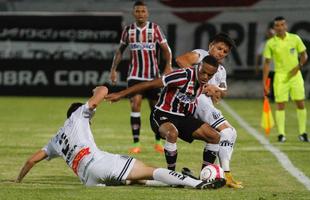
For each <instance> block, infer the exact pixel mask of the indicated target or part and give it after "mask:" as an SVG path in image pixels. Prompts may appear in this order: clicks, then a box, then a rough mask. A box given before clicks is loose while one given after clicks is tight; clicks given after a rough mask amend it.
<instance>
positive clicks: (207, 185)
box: [195, 178, 226, 190]
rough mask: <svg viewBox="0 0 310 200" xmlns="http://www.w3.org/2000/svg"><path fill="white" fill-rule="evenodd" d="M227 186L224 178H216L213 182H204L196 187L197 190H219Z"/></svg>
mask: <svg viewBox="0 0 310 200" xmlns="http://www.w3.org/2000/svg"><path fill="white" fill-rule="evenodd" d="M225 184H226V180H225V179H224V178H216V179H214V180H212V181H202V182H201V183H199V184H198V185H196V187H195V188H196V189H201V190H202V189H218V188H221V187H224V186H225Z"/></svg>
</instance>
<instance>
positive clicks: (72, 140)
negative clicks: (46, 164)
mask: <svg viewBox="0 0 310 200" xmlns="http://www.w3.org/2000/svg"><path fill="white" fill-rule="evenodd" d="M94 113H95V111H94V110H91V109H89V107H88V103H86V104H84V105H82V106H80V107H79V108H78V109H77V110H76V111H75V112H73V113H72V114H71V116H70V118H69V119H67V120H66V121H65V123H64V126H63V127H61V128H60V129H59V130H58V132H57V134H56V135H55V136H54V137H53V138H52V139H51V140H50V142H49V143H48V144H47V145H46V146H45V147H44V148H43V149H42V150H44V151H45V152H46V153H47V155H48V157H47V160H50V159H53V158H56V157H62V158H63V159H64V160H65V161H66V163H67V165H68V166H69V167H70V168H72V167H73V162H74V159H75V158H76V156H77V154H79V153H80V154H81V150H82V149H84V150H85V149H87V151H86V152H85V151H84V154H83V156H82V159H81V160H78V161H79V163H77V164H78V165H80V166H85V165H83V164H86V163H88V162H89V161H90V160H91V159H92V158H93V157H94V155H96V157H97V158H98V156H99V157H100V156H102V151H100V150H99V149H98V148H97V146H96V144H95V141H94V137H93V134H92V132H91V129H90V124H89V122H90V119H91V118H92V116H93V115H94ZM78 165H77V166H78ZM83 171H84V169H82V168H81V167H80V168H77V171H75V172H76V173H77V175H79V176H80V174H81V173H82V172H83Z"/></svg>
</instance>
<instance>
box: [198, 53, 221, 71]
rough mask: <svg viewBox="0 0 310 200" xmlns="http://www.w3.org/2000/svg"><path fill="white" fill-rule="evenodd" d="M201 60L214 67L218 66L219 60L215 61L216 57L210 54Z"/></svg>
mask: <svg viewBox="0 0 310 200" xmlns="http://www.w3.org/2000/svg"><path fill="white" fill-rule="evenodd" d="M202 62H203V63H207V64H209V65H212V66H213V67H215V68H218V66H219V62H218V61H217V59H216V58H215V57H213V56H211V55H207V56H206V57H204V58H203V60H202Z"/></svg>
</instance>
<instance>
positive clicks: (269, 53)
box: [263, 40, 272, 59]
mask: <svg viewBox="0 0 310 200" xmlns="http://www.w3.org/2000/svg"><path fill="white" fill-rule="evenodd" d="M263 56H264V58H267V59H271V57H272V50H271V46H270V40H268V41H267V43H266V45H265V47H264V52H263Z"/></svg>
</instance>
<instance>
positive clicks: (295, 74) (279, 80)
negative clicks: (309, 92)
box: [263, 16, 309, 142]
mask: <svg viewBox="0 0 310 200" xmlns="http://www.w3.org/2000/svg"><path fill="white" fill-rule="evenodd" d="M273 28H274V30H275V33H276V34H275V36H273V37H272V38H270V39H269V40H268V41H267V43H266V46H265V49H264V54H263V55H264V67H263V86H264V90H265V92H266V93H267V94H268V93H269V88H267V86H266V84H265V83H266V80H267V77H268V73H269V68H270V62H271V59H272V60H273V62H274V65H275V78H274V83H273V86H274V94H275V102H276V115H275V116H276V122H277V127H278V132H279V136H278V141H279V142H285V141H286V138H285V103H286V102H287V101H288V100H289V96H290V97H291V99H292V100H293V101H295V103H296V106H297V119H298V127H299V136H298V138H299V140H300V141H303V142H309V140H308V135H307V133H306V122H307V110H306V108H305V101H304V100H305V88H304V80H303V78H302V75H301V71H300V69H301V68H302V67H303V65H304V64H305V63H306V62H307V60H308V55H307V52H306V47H305V45H304V43H303V42H302V40H301V39H300V37H299V36H298V35H296V34H292V33H288V32H287V24H286V20H285V18H284V17H282V16H281V17H276V18H275V19H274V24H273Z"/></svg>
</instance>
